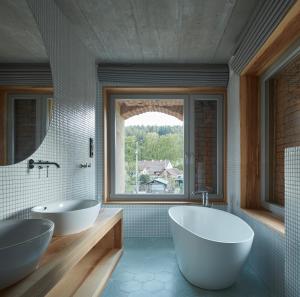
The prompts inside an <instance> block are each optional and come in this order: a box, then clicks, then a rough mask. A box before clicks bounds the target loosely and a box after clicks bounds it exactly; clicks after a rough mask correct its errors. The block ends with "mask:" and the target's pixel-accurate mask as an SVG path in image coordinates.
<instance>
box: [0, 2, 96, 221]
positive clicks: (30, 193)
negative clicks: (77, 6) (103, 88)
mask: <svg viewBox="0 0 300 297" xmlns="http://www.w3.org/2000/svg"><path fill="white" fill-rule="evenodd" d="M27 3H28V4H29V6H30V8H31V10H32V11H33V14H34V16H35V18H36V20H37V23H38V26H39V28H40V31H41V35H42V37H43V39H44V42H45V47H46V49H47V52H48V55H49V58H50V64H51V66H52V75H53V82H54V89H55V99H56V103H55V112H54V116H53V121H52V123H51V127H50V128H49V132H48V134H47V136H46V138H45V140H44V142H43V143H42V145H41V146H40V148H39V149H38V150H37V152H36V153H34V154H33V155H32V156H31V157H30V158H33V159H38V160H39V159H42V160H50V161H56V162H58V163H59V164H60V165H61V168H60V169H56V168H51V169H50V170H49V178H46V171H45V170H44V171H42V172H41V176H40V178H39V173H38V170H37V169H34V170H32V171H30V172H29V173H28V172H27V162H26V161H24V162H21V163H19V164H16V165H13V166H7V167H0V219H7V218H16V217H18V218H24V217H28V214H29V212H28V209H29V208H30V207H32V206H35V205H37V204H40V203H43V202H49V201H55V200H64V199H70V198H76V199H85V198H95V172H94V171H95V164H94V163H95V162H94V160H89V156H88V141H89V137H94V136H95V133H94V131H95V124H94V118H95V116H94V114H95V98H96V69H95V60H94V57H93V56H92V55H91V54H90V52H89V51H88V50H87V49H86V47H85V46H84V45H83V44H82V43H81V41H80V40H79V39H78V38H77V36H76V35H75V34H74V32H73V30H72V26H71V24H70V23H69V22H68V21H67V19H66V18H65V17H64V16H63V15H62V13H61V12H60V10H59V9H58V8H57V6H56V4H55V2H54V1H49V0H28V1H27ZM75 74H76V75H75ZM84 161H91V162H92V164H93V165H92V168H89V169H79V164H80V163H81V162H84Z"/></svg>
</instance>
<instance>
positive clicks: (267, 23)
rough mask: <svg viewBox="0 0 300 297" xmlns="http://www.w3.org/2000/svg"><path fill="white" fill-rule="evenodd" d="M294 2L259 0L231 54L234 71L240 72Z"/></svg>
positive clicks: (292, 0)
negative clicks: (237, 44) (238, 42)
mask: <svg viewBox="0 0 300 297" xmlns="http://www.w3.org/2000/svg"><path fill="white" fill-rule="evenodd" d="M294 2H295V0H264V1H260V4H259V5H257V7H256V10H255V11H254V13H253V14H252V17H251V18H250V20H249V21H248V25H247V27H246V28H245V29H244V32H243V33H242V34H241V36H242V38H241V40H240V44H239V46H238V48H237V50H236V51H235V53H234V54H233V58H232V60H231V65H232V68H233V69H234V70H235V71H236V72H238V73H239V72H241V71H242V69H243V68H244V67H245V66H246V65H247V63H248V62H249V61H250V60H251V58H252V57H253V56H254V55H255V54H256V52H257V51H258V49H259V48H260V47H261V46H262V45H263V44H264V42H265V41H266V40H267V38H268V37H269V36H270V34H271V33H272V32H273V30H274V29H275V28H276V27H277V25H278V24H279V23H280V21H281V20H282V19H283V17H284V16H285V14H286V12H287V11H288V10H289V8H290V7H291V6H292V5H293V3H294Z"/></svg>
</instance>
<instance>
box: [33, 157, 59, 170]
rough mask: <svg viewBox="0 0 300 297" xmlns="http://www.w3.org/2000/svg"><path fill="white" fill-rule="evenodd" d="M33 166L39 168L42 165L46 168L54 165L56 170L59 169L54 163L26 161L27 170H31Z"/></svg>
mask: <svg viewBox="0 0 300 297" xmlns="http://www.w3.org/2000/svg"><path fill="white" fill-rule="evenodd" d="M35 165H39V166H42V165H46V166H50V165H54V166H56V168H60V165H59V164H58V163H56V162H49V161H41V160H39V161H34V160H33V159H30V160H29V161H28V169H33V168H34V166H35Z"/></svg>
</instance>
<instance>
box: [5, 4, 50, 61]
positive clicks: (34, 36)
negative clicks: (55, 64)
mask: <svg viewBox="0 0 300 297" xmlns="http://www.w3.org/2000/svg"><path fill="white" fill-rule="evenodd" d="M48 61H49V60H48V56H47V54H46V49H45V47H44V43H43V40H42V37H41V35H40V32H39V30H38V28H37V25H36V22H35V20H34V18H33V16H32V14H31V11H30V9H29V7H28V5H27V3H26V1H25V0H0V63H44V62H48Z"/></svg>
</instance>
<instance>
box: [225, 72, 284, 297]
mask: <svg viewBox="0 0 300 297" xmlns="http://www.w3.org/2000/svg"><path fill="white" fill-rule="evenodd" d="M227 100H228V142H227V143H228V147H227V151H228V155H227V157H228V168H227V182H228V186H227V189H228V190H227V191H228V199H229V209H230V211H231V212H233V213H235V214H237V215H238V216H240V217H242V218H243V219H244V220H245V221H246V222H248V224H249V225H250V226H251V227H252V228H253V230H254V232H255V238H254V243H253V248H252V251H251V254H250V256H249V259H248V261H249V263H250V265H251V266H252V268H253V270H254V271H255V272H256V274H257V275H258V276H259V277H260V278H261V279H262V280H263V281H264V282H265V284H266V285H267V287H268V288H269V290H270V292H271V296H274V297H277V296H278V297H279V296H285V295H284V263H285V262H284V261H285V238H284V236H282V235H281V234H280V233H278V232H276V231H273V230H272V229H270V228H268V227H266V226H265V225H263V224H261V223H260V222H258V221H256V220H254V219H252V218H251V217H249V216H248V215H246V214H245V213H244V212H242V211H241V210H240V114H239V110H240V109H239V76H238V75H237V74H235V73H234V72H232V71H231V72H230V78H229V85H228V96H227Z"/></svg>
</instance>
